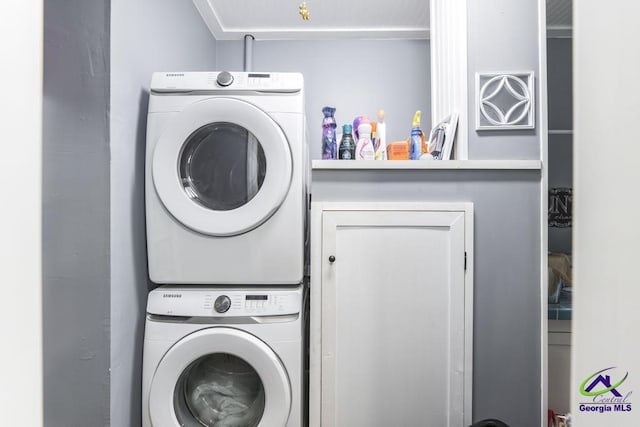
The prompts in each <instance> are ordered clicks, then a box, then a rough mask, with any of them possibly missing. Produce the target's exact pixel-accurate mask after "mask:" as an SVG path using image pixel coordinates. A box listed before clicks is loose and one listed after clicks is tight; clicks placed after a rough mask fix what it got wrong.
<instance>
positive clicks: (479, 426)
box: [471, 418, 509, 427]
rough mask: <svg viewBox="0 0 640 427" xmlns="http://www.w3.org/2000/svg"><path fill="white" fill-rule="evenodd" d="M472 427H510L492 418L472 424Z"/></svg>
mask: <svg viewBox="0 0 640 427" xmlns="http://www.w3.org/2000/svg"><path fill="white" fill-rule="evenodd" d="M471 427H509V426H508V425H507V424H505V423H503V422H502V421H500V420H495V419H493V418H491V419H488V420H482V421H478V422H477V423H474V424H472V425H471Z"/></svg>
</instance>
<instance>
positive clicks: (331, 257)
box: [329, 255, 336, 263]
mask: <svg viewBox="0 0 640 427" xmlns="http://www.w3.org/2000/svg"><path fill="white" fill-rule="evenodd" d="M335 260H336V257H334V256H333V255H329V262H331V263H333V262H334V261H335Z"/></svg>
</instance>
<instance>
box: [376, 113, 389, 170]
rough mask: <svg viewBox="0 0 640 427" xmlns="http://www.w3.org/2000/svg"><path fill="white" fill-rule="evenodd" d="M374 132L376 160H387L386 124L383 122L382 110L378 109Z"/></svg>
mask: <svg viewBox="0 0 640 427" xmlns="http://www.w3.org/2000/svg"><path fill="white" fill-rule="evenodd" d="M376 134H377V142H376V147H375V148H376V155H375V157H376V160H387V124H386V123H385V122H384V110H378V125H377V126H376Z"/></svg>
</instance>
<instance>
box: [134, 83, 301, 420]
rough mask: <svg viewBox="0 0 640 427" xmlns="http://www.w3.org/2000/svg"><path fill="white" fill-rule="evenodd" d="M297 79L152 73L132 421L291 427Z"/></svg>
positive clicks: (294, 415)
mask: <svg viewBox="0 0 640 427" xmlns="http://www.w3.org/2000/svg"><path fill="white" fill-rule="evenodd" d="M305 126H306V124H305V116H304V95H303V79H302V75H301V74H296V73H229V72H194V73H155V74H154V75H153V77H152V81H151V94H150V99H149V114H148V121H147V149H146V191H145V192H146V219H147V251H148V262H149V276H150V278H151V280H152V281H153V282H154V283H156V284H159V285H161V286H159V287H158V288H156V289H155V290H153V291H151V292H150V294H149V299H148V303H147V318H146V326H145V328H146V329H145V340H144V355H143V390H142V392H143V408H142V409H143V411H142V412H143V426H144V427H151V426H153V427H177V426H187V427H191V426H193V427H195V426H198V427H202V426H207V427H213V426H215V427H224V426H227V427H231V426H233V427H280V426H282V427H300V426H302V425H304V424H305V422H304V415H303V414H304V410H303V407H304V403H303V401H304V398H303V396H304V385H303V384H304V381H303V378H304V355H305V352H304V331H305V324H304V323H305V322H304V318H305V316H304V312H305V310H304V308H305V296H306V288H305V283H304V282H305V266H306V264H307V256H306V254H307V244H306V241H307V234H308V233H307V230H306V223H307V217H308V178H307V177H308V150H307V141H306V138H305Z"/></svg>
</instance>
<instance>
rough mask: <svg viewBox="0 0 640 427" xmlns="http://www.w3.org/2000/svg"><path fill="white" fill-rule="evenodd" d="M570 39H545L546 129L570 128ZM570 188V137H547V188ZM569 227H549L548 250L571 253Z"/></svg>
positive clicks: (571, 98) (571, 110) (571, 162)
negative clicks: (547, 93)
mask: <svg viewBox="0 0 640 427" xmlns="http://www.w3.org/2000/svg"><path fill="white" fill-rule="evenodd" d="M571 43H572V40H571V39H549V40H547V70H548V71H547V78H548V82H549V129H550V130H571V129H573V106H572V100H573V91H572V79H571V68H572V61H571V58H572V55H571V54H572V49H571ZM554 187H569V188H571V187H573V135H572V134H570V135H555V134H553V133H551V134H550V135H549V188H554ZM571 231H572V229H571V228H556V227H549V250H550V251H552V252H565V253H571Z"/></svg>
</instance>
